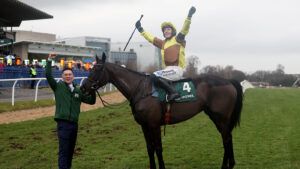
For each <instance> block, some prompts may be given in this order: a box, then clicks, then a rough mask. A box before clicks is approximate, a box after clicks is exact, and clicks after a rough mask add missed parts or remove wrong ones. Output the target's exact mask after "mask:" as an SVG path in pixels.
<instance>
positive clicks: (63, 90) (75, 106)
mask: <svg viewBox="0 0 300 169" xmlns="http://www.w3.org/2000/svg"><path fill="white" fill-rule="evenodd" d="M46 78H47V81H48V83H49V85H50V87H51V89H52V90H53V91H54V95H55V102H56V109H55V117H54V119H55V120H58V119H60V120H67V121H72V122H76V123H77V122H78V118H79V113H80V105H81V102H84V103H88V104H95V102H96V95H95V93H94V92H93V94H91V95H90V96H86V95H83V93H82V92H81V90H80V89H79V87H78V86H75V84H74V83H73V85H74V90H73V92H71V90H70V88H69V86H68V84H66V83H65V82H63V81H59V82H56V80H55V79H54V78H53V76H52V71H51V62H50V61H48V62H47V65H46Z"/></svg>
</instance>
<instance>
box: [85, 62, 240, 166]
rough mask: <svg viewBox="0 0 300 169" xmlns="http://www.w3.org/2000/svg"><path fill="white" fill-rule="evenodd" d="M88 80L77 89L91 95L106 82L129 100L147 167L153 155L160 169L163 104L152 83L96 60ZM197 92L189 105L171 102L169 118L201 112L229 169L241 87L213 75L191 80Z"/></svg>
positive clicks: (172, 121)
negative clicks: (215, 132) (216, 135)
mask: <svg viewBox="0 0 300 169" xmlns="http://www.w3.org/2000/svg"><path fill="white" fill-rule="evenodd" d="M96 60H97V63H96V64H95V65H94V67H93V69H92V70H91V73H90V75H89V77H88V79H87V80H86V81H85V82H84V84H83V85H82V87H81V89H82V91H83V92H85V93H87V92H91V91H93V90H95V89H98V88H99V87H102V86H104V85H105V84H107V83H112V84H113V85H115V86H116V87H117V88H118V89H119V91H120V92H121V93H122V94H123V95H124V96H125V97H126V98H127V99H128V100H129V102H130V106H131V109H132V114H133V116H134V119H135V120H136V122H137V123H138V124H140V125H141V127H142V130H143V133H144V137H145V140H146V144H147V151H148V156H149V160H150V168H151V169H155V168H156V164H155V156H154V154H155V153H156V155H157V159H158V163H159V168H160V169H164V168H165V165H164V160H163V155H162V141H161V126H162V125H165V121H164V113H163V111H164V109H165V108H164V107H165V106H164V105H163V104H161V103H160V102H159V100H158V99H157V98H155V97H152V96H151V92H152V82H151V79H150V77H149V76H147V75H145V74H142V73H138V72H135V71H132V70H129V69H126V68H123V67H121V66H118V65H116V64H112V63H106V62H105V57H103V56H102V60H100V59H98V58H96ZM192 80H193V82H194V84H195V88H196V93H197V100H196V101H193V102H184V103H171V106H170V111H171V119H170V123H168V124H175V123H179V122H182V121H185V120H187V119H190V118H192V117H193V116H195V115H196V114H198V113H200V112H201V111H204V112H205V113H206V114H207V115H208V116H209V118H210V119H211V120H212V121H213V122H214V124H215V126H216V127H217V129H218V131H219V132H220V133H221V136H222V140H223V146H224V157H223V163H222V167H221V168H222V169H232V168H233V167H234V165H235V160H234V153H233V144H232V135H231V132H232V130H233V128H234V127H236V126H237V125H239V123H240V114H241V110H242V105H243V92H242V86H241V85H240V83H239V82H237V81H235V80H225V79H222V78H219V77H215V76H209V75H207V76H199V77H197V78H194V79H192Z"/></svg>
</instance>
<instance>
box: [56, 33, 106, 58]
mask: <svg viewBox="0 0 300 169" xmlns="http://www.w3.org/2000/svg"><path fill="white" fill-rule="evenodd" d="M57 43H60V44H66V45H74V46H85V47H98V48H102V49H103V51H104V52H106V53H107V54H108V55H109V54H110V53H109V52H110V43H111V42H110V38H103V37H93V36H79V37H71V38H64V39H59V40H58V41H57ZM98 55H99V54H98Z"/></svg>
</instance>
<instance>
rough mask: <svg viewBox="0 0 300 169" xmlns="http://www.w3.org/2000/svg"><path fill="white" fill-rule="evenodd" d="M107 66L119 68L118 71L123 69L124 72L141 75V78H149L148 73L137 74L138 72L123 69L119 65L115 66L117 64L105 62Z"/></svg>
mask: <svg viewBox="0 0 300 169" xmlns="http://www.w3.org/2000/svg"><path fill="white" fill-rule="evenodd" d="M105 65H108V66H112V67H117V68H118V69H121V70H123V71H128V72H131V73H134V74H137V75H140V76H148V74H147V73H142V72H137V71H134V70H131V69H128V68H125V67H122V66H120V65H118V64H115V63H110V62H105Z"/></svg>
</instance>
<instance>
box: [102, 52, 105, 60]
mask: <svg viewBox="0 0 300 169" xmlns="http://www.w3.org/2000/svg"><path fill="white" fill-rule="evenodd" d="M105 60H106V55H105V52H103V53H102V62H103V63H105Z"/></svg>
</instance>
